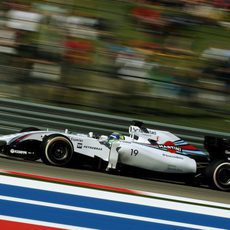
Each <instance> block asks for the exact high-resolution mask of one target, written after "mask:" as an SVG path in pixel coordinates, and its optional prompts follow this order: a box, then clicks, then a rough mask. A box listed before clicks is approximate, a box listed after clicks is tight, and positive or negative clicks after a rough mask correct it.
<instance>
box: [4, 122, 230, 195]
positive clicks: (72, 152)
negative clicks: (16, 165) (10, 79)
mask: <svg viewBox="0 0 230 230" xmlns="http://www.w3.org/2000/svg"><path fill="white" fill-rule="evenodd" d="M129 134H130V135H129V136H125V135H121V134H119V133H112V134H111V135H110V136H105V135H100V136H95V135H94V134H93V133H92V132H90V133H89V134H82V133H71V132H69V131H68V130H65V131H63V132H61V131H49V130H39V129H36V128H26V129H23V130H21V131H20V132H18V133H15V134H10V135H5V136H1V137H0V153H1V154H4V155H8V156H13V157H19V158H23V159H27V160H38V159H40V158H41V159H42V161H43V162H44V163H46V164H49V165H54V166H68V165H69V164H70V163H73V162H74V164H77V165H81V164H83V163H85V162H88V163H90V164H92V166H93V168H94V169H98V170H105V171H119V170H123V169H126V168H130V167H131V168H134V169H138V170H143V171H145V172H146V173H151V172H156V173H158V174H164V175H166V176H167V175H168V176H171V177H172V176H173V177H175V178H176V177H177V176H178V175H184V176H185V178H187V179H188V178H189V179H191V180H193V179H194V180H195V179H196V180H197V179H198V178H199V180H202V181H203V180H204V181H205V182H206V183H208V185H210V186H212V187H215V188H217V189H220V190H224V191H229V190H230V156H229V154H230V152H229V151H230V140H229V139H228V140H227V139H222V138H217V137H205V140H204V145H205V146H204V147H205V148H206V149H207V151H208V152H209V153H206V152H204V151H201V150H199V149H197V148H196V147H194V146H192V145H190V144H188V143H187V142H185V141H184V140H182V139H180V138H179V137H177V136H175V135H174V134H172V133H170V132H167V131H162V130H153V129H148V128H145V127H144V125H143V123H142V122H139V121H134V123H133V125H130V127H129Z"/></svg>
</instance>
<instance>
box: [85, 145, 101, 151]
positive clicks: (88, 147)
mask: <svg viewBox="0 0 230 230" xmlns="http://www.w3.org/2000/svg"><path fill="white" fill-rule="evenodd" d="M83 147H84V148H86V149H92V150H102V148H99V147H94V146H87V145H84V146H83Z"/></svg>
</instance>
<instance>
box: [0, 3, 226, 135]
mask: <svg viewBox="0 0 230 230" xmlns="http://www.w3.org/2000/svg"><path fill="white" fill-rule="evenodd" d="M229 16H230V14H229V4H228V1H224V0H222V1H221V0H219V1H217V0H209V1H208V0H206V1H201V0H199V1H195V0H191V1H189V0H173V1H167V0H162V1H161V0H156V1H155V0H145V1H144V0H110V1H108V0H85V1H80V0H68V1H66V2H63V1H59V0H43V1H42V0H37V1H29V0H15V1H7V0H4V1H3V0H0V80H1V85H0V96H1V97H10V98H17V99H20V100H30V101H39V102H43V103H49V104H57V105H60V106H66V107H72V108H81V109H85V110H93V111H95V110H96V111H101V112H108V113H119V114H123V115H129V116H130V115H131V116H138V117H139V118H146V119H149V120H158V121H162V122H169V123H176V124H184V125H190V126H196V127H201V128H210V129H211V128H212V129H217V130H223V131H229V130H230V129H229V126H230V125H229V123H230V115H229V114H230V103H229V99H230V96H229V91H230V75H229V69H230V47H229V44H230V39H229V38H230V33H229V30H230V21H229V18H230V17H229ZM188 118H189V119H188Z"/></svg>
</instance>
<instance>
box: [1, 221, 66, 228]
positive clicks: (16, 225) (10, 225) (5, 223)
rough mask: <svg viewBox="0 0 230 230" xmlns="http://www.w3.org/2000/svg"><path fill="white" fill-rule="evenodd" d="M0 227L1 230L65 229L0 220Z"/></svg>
mask: <svg viewBox="0 0 230 230" xmlns="http://www.w3.org/2000/svg"><path fill="white" fill-rule="evenodd" d="M0 226H1V229H6V230H16V229H17V230H31V229H33V230H57V229H63V228H54V227H47V226H41V225H36V224H27V223H21V222H15V221H8V220H0Z"/></svg>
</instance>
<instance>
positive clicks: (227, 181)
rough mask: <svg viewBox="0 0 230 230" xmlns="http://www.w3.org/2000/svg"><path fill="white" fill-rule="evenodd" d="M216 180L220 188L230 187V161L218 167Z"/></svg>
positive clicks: (226, 188)
mask: <svg viewBox="0 0 230 230" xmlns="http://www.w3.org/2000/svg"><path fill="white" fill-rule="evenodd" d="M214 182H215V184H216V186H217V187H219V188H220V189H223V190H229V189H230V163H228V162H226V163H222V164H220V165H219V166H218V167H217V168H216V170H215V173H214Z"/></svg>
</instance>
